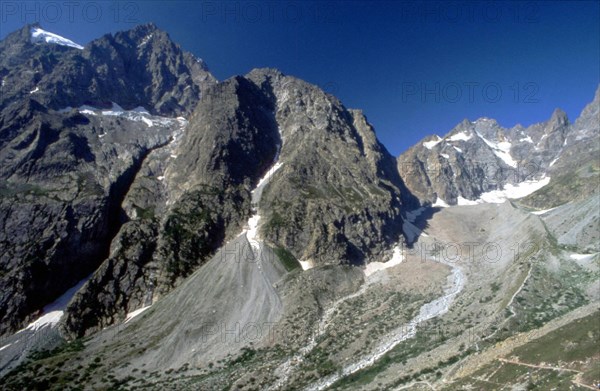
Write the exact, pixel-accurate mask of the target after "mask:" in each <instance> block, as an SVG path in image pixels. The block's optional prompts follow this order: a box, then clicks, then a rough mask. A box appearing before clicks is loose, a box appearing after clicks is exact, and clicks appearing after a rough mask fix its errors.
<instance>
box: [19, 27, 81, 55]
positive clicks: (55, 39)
mask: <svg viewBox="0 0 600 391" xmlns="http://www.w3.org/2000/svg"><path fill="white" fill-rule="evenodd" d="M31 42H32V43H38V42H46V43H53V44H56V45H61V46H69V47H72V48H75V49H80V50H81V49H83V46H81V45H79V44H76V43H75V42H73V41H71V40H70V39H67V38H64V37H61V36H60V35H57V34H54V33H51V32H49V31H45V30H42V29H41V28H39V27H34V28H32V29H31Z"/></svg>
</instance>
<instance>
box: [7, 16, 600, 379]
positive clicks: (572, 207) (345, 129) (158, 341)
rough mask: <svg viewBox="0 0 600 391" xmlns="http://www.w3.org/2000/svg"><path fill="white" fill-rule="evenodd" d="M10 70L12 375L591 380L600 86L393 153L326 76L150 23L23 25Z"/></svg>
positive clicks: (598, 274) (598, 297)
mask: <svg viewBox="0 0 600 391" xmlns="http://www.w3.org/2000/svg"><path fill="white" fill-rule="evenodd" d="M0 78H2V95H1V96H0V162H1V164H0V228H1V229H0V335H1V337H0V376H1V377H2V382H1V383H2V386H1V387H0V388H2V389H7V390H22V389H51V390H54V389H56V390H59V389H60V390H62V389H66V388H69V387H70V388H73V389H77V388H78V387H79V388H80V387H84V388H85V387H88V388H90V389H134V388H136V387H137V388H143V389H164V388H167V389H177V390H179V389H203V390H205V389H206V390H223V389H246V390H259V389H260V390H262V389H265V390H288V389H308V390H323V389H367V390H379V389H397V388H399V387H400V388H402V387H405V388H410V387H412V389H419V388H418V387H421V386H424V385H427V387H429V388H435V389H438V388H439V389H468V388H472V389H477V387H482V385H481V384H480V382H482V381H483V380H482V379H492V378H493V379H495V380H494V381H495V382H496V383H498V384H499V386H504V385H506V386H511V387H513V388H514V387H516V388H519V387H521V388H522V387H523V384H529V383H531V384H533V386H534V387H535V386H539V387H542V388H540V389H550V388H552V387H557V389H561V388H565V387H566V386H565V384H567V385H571V384H578V383H581V384H584V385H587V386H589V385H590V384H594V383H593V382H594V381H598V382H600V377H598V376H596V375H595V373H594V368H596V367H597V363H598V360H597V357H598V356H597V354H595V353H594V351H592V350H590V349H587V348H584V346H587V345H590V346H595V345H596V344H595V342H596V341H597V340H598V335H597V334H596V333H594V331H593V330H592V329H591V326H590V325H591V324H592V323H593V320H594V319H597V318H598V316H599V315H600V312H599V311H598V303H600V292H598V291H597V289H595V288H596V286H595V284H596V285H597V281H598V279H599V278H600V265H599V264H598V262H599V261H600V257H599V256H598V252H599V251H600V248H599V247H598V243H599V242H600V241H599V240H598V239H600V237H599V234H598V233H599V232H600V215H599V213H600V212H599V208H597V206H598V204H599V202H600V193H599V191H598V190H599V186H598V185H599V184H600V183H598V180H597V179H598V174H599V173H600V171H599V170H600V167H599V165H598V154H599V153H600V119H599V106H600V88H599V89H598V90H597V92H596V95H595V97H594V99H593V101H592V102H591V103H590V104H589V105H588V106H586V108H585V109H584V110H583V111H582V113H581V115H580V116H579V118H577V119H576V120H575V121H574V122H570V121H569V120H568V118H567V116H566V114H565V113H564V112H563V111H561V110H560V109H557V110H555V111H554V113H552V115H551V116H550V119H549V120H548V121H546V122H543V123H540V124H534V125H531V126H528V127H523V126H520V125H518V126H516V127H514V128H511V129H507V128H503V127H501V126H500V125H499V124H498V123H497V122H496V121H494V120H492V119H488V118H482V119H479V120H477V121H473V122H471V121H469V120H464V121H463V122H461V123H460V124H458V125H457V126H456V127H455V128H454V129H452V130H451V131H450V132H449V133H448V134H446V135H445V136H444V137H439V136H429V137H426V138H424V139H423V140H422V141H421V142H419V143H418V144H417V145H415V146H413V147H412V148H410V149H409V150H408V151H406V152H405V153H403V154H402V155H401V156H399V157H397V158H396V157H394V156H392V155H390V153H389V152H388V151H387V150H386V148H385V147H384V146H383V145H382V144H381V143H380V142H379V141H378V139H377V137H376V134H375V131H374V129H373V127H372V126H371V125H370V124H369V122H368V120H367V118H366V116H365V115H364V114H363V113H362V112H361V111H360V110H356V109H349V108H346V107H345V106H344V105H343V104H342V102H340V101H339V100H338V99H337V98H336V97H334V96H332V95H330V94H328V93H326V92H324V91H323V90H322V89H320V88H319V87H317V86H315V85H312V84H310V83H308V82H305V81H303V80H300V79H298V78H295V77H293V76H288V75H285V74H283V73H282V72H280V71H278V70H275V69H270V68H262V69H254V70H252V71H250V72H249V73H248V74H246V75H240V76H235V77H232V78H230V79H227V80H223V81H217V80H216V79H215V78H214V77H213V76H212V75H211V74H210V72H209V70H208V68H207V67H206V65H205V64H204V63H203V62H202V61H201V60H199V59H197V58H195V57H194V56H193V55H192V54H190V53H187V52H185V51H183V50H182V49H181V48H180V47H179V46H178V45H177V44H175V43H173V42H172V41H171V39H170V38H169V36H168V34H167V33H165V32H163V31H161V30H159V29H158V28H157V27H156V26H154V25H152V24H147V25H141V26H137V27H135V28H133V29H131V30H129V31H124V32H118V33H116V34H109V35H105V36H103V37H101V38H99V39H96V40H94V41H92V42H90V43H88V44H87V45H85V46H81V45H78V44H77V43H75V42H73V41H71V40H69V39H68V38H64V37H60V36H58V35H56V34H53V33H51V32H48V31H45V30H43V29H42V27H41V26H39V25H28V26H25V27H24V28H22V29H21V30H19V31H16V32H14V33H12V34H9V35H8V36H7V37H6V39H4V40H3V41H1V42H0ZM569 333H572V335H569V342H568V343H569V346H571V347H570V348H569V349H567V348H565V350H564V352H562V353H561V352H554V351H552V352H547V353H543V352H542V353H539V354H542V356H540V357H538V356H535V357H533V356H531V355H528V354H527V349H530V350H531V351H532V352H539V351H541V350H543V347H544V343H548V342H547V341H551V342H552V341H556V340H557V338H562V337H564V335H565V334H569ZM552 343H554V342H552ZM561 346H562V345H561ZM573 351H577V352H578V353H577V354H574V353H568V352H573ZM524 352H525V353H524ZM565 352H567V353H565ZM516 354H519V357H521V356H522V357H527V360H529V361H528V363H524V364H525V366H527V365H529V364H531V365H533V366H527V368H526V370H527V371H535V372H536V376H537V377H536V378H535V379H538V378H539V379H540V380H539V381H537V380H535V379H533V378H526V377H525V374H524V373H525V372H523V371H522V369H523V368H525V367H523V368H521V366H520V365H521V363H520V362H519V357H515V355H516ZM536 354H538V353H536ZM543 354H547V356H543ZM546 358H547V359H548V361H547V362H550V363H552V365H553V366H556V367H552V368H554V369H547V368H545V367H544V364H543V363H544V360H545V359H546ZM509 365H512V366H517V367H518V370H515V371H514V373H513V372H511V371H508V370H506V369H505V366H506V367H508V366H509ZM499 366H501V367H502V368H503V369H502V371H500V372H501V373H502V374H503V376H504V377H503V378H500V379H496V378H495V376H497V373H500V372H499V371H496V370H495V369H494V368H497V367H499ZM561 366H564V368H563V367H561ZM558 367H560V368H559V369H560V371H559V373H560V374H561V375H560V376H551V374H554V373H555V372H556V371H555V370H558V369H556V368H558ZM533 368H535V370H534V369H533ZM565 368H566V369H568V370H563V369H565ZM544 371H549V373H546V372H544ZM505 372H506V373H505ZM534 381H537V383H532V382H534ZM490 384H491V383H490ZM483 387H488V383H486V385H485V386H483ZM516 388H515V389H516ZM519 389H520V388H519Z"/></svg>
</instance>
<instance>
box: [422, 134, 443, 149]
mask: <svg viewBox="0 0 600 391" xmlns="http://www.w3.org/2000/svg"><path fill="white" fill-rule="evenodd" d="M435 137H437V140H432V141H426V142H424V143H423V146H424V147H425V148H427V149H431V148H433V147H435V146H436V145H438V144H439V143H440V141H442V139H441V138H440V136H435Z"/></svg>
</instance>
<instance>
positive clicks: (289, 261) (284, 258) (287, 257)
mask: <svg viewBox="0 0 600 391" xmlns="http://www.w3.org/2000/svg"><path fill="white" fill-rule="evenodd" d="M273 252H275V254H276V255H277V257H278V258H279V260H280V261H281V264H282V265H283V267H285V270H287V271H288V272H291V271H292V270H295V269H300V267H301V266H300V262H298V260H297V259H296V257H294V254H292V253H291V252H289V251H288V250H286V249H285V248H283V247H276V248H275V249H273Z"/></svg>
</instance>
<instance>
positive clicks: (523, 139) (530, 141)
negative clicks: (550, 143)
mask: <svg viewBox="0 0 600 391" xmlns="http://www.w3.org/2000/svg"><path fill="white" fill-rule="evenodd" d="M519 142H527V143H531V144H533V140H532V139H531V137H529V136H527V137H523V138H521V139H519Z"/></svg>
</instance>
